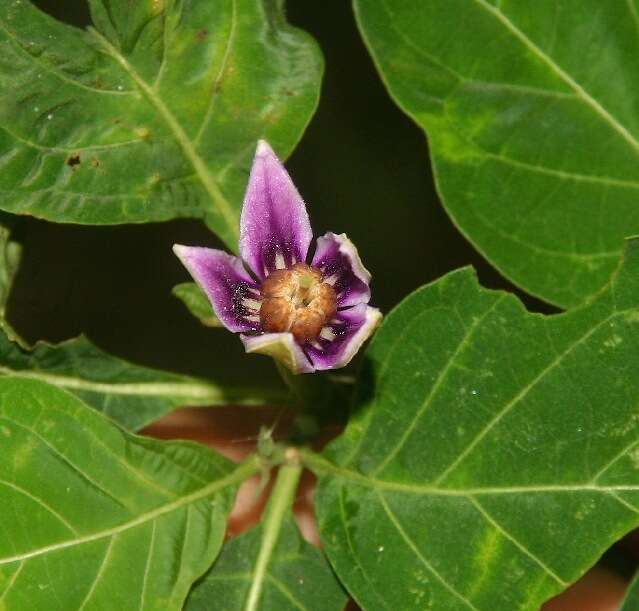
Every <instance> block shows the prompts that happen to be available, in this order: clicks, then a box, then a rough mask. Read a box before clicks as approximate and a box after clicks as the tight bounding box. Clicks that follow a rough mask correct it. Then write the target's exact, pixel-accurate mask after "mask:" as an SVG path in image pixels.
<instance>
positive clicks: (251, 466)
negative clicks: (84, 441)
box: [0, 456, 260, 566]
mask: <svg viewBox="0 0 639 611" xmlns="http://www.w3.org/2000/svg"><path fill="white" fill-rule="evenodd" d="M259 470H260V463H259V458H258V457H257V456H251V457H250V458H249V459H248V460H246V461H245V462H243V463H241V464H240V465H238V467H237V468H236V469H235V470H233V471H232V472H231V473H229V474H228V475H226V476H225V477H223V478H221V479H219V480H217V481H214V482H211V483H210V484H207V485H206V486H203V487H202V488H199V489H198V490H195V491H194V492H191V493H190V494H187V495H185V496H183V497H180V498H178V499H176V500H175V501H173V502H171V503H166V504H164V505H160V506H159V507H156V508H155V509H152V510H151V511H148V512H146V513H143V514H140V515H139V516H137V517H136V518H134V519H132V520H129V521H127V522H124V523H122V524H119V525H118V526H114V527H112V528H107V529H105V530H102V531H98V532H95V533H92V534H90V535H85V536H84V537H76V538H74V539H69V540H66V541H61V542H58V543H53V544H51V545H47V546H45V547H40V548H37V549H34V550H31V551H29V552H24V553H21V554H16V555H15V556H9V557H7V558H0V566H2V565H3V564H10V563H12V562H18V561H22V560H28V559H30V558H35V557H37V556H42V555H43V554H48V553H51V552H56V551H59V550H62V549H66V548H70V547H75V546H77V545H83V544H85V543H91V542H92V541H97V540H100V539H104V538H107V537H112V536H114V535H117V534H119V533H122V532H126V531H128V530H130V529H132V528H135V527H136V526H140V525H142V524H145V523H147V522H150V521H152V520H155V519H157V518H159V517H161V516H163V515H165V514H167V513H171V512H173V511H177V510H178V509H181V508H182V507H186V506H188V505H191V504H193V503H196V502H197V501H200V500H202V499H205V498H207V497H208V496H211V495H212V494H214V493H215V492H218V491H219V490H222V489H224V488H227V487H229V486H233V485H235V484H239V483H241V482H243V481H244V480H246V479H248V478H250V477H251V476H252V475H254V474H256V473H257V472H259Z"/></svg>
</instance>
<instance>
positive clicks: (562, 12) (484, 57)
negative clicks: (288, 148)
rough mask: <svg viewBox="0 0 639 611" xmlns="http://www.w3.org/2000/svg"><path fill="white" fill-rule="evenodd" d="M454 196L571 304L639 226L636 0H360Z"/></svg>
mask: <svg viewBox="0 0 639 611" xmlns="http://www.w3.org/2000/svg"><path fill="white" fill-rule="evenodd" d="M355 8H356V13H357V16H358V21H359V26H360V30H361V32H362V33H363V35H364V38H365V40H366V42H367V44H368V47H369V49H370V51H371V53H372V55H373V57H374V59H375V62H376V64H377V67H378V69H379V71H380V72H381V75H382V78H383V79H384V82H385V83H386V85H387V87H388V89H389V91H390V93H391V95H392V96H393V98H394V99H395V101H396V102H397V103H398V105H399V106H400V107H401V108H402V109H403V110H404V111H405V112H406V113H407V114H409V115H410V116H411V117H412V118H413V119H414V120H415V121H416V122H417V124H418V125H419V126H420V127H422V128H423V129H425V130H426V133H427V135H428V140H429V144H430V150H431V156H432V162H433V166H434V171H435V178H436V182H437V185H438V188H439V191H440V194H441V197H442V200H443V203H444V205H445V207H446V209H447V211H448V213H449V214H450V216H451V217H452V219H453V220H454V222H455V223H456V224H457V226H458V227H459V228H460V229H461V231H462V232H463V233H464V234H465V235H466V236H467V237H468V238H469V239H470V241H471V242H472V243H473V244H474V245H475V246H476V247H477V248H478V249H479V250H480V251H481V252H482V253H483V254H484V255H485V256H486V257H487V258H488V259H489V260H490V261H491V262H492V263H493V264H494V265H495V266H497V267H498V269H499V270H500V271H501V272H502V273H503V274H504V275H506V276H507V277H508V278H509V279H511V280H512V281H513V282H515V283H516V284H518V285H519V286H521V287H522V288H524V289H525V290H527V291H529V292H531V293H533V294H534V295H537V296H539V297H541V298H543V299H545V300H547V301H549V302H552V303H555V304H557V305H560V306H563V307H567V306H573V305H575V304H578V303H581V302H582V301H583V300H584V299H585V298H587V297H589V296H591V295H593V294H595V293H596V292H597V291H598V290H599V289H600V288H601V287H602V286H603V285H604V284H605V283H606V281H607V279H608V276H609V275H610V273H611V272H612V270H613V269H614V267H615V265H616V261H617V260H618V258H619V255H620V253H621V249H622V242H623V238H624V237H626V236H631V235H634V234H636V233H638V232H639V208H638V207H637V205H636V202H637V194H638V193H639V181H638V180H637V162H638V161H639V106H638V104H637V99H638V98H637V88H638V84H639V81H638V80H637V74H638V73H639V36H638V35H637V33H638V32H639V6H638V5H637V2H636V0H611V1H608V2H600V1H599V0H586V1H584V0H568V1H566V2H556V1H555V0H542V1H540V2H514V1H510V2H504V1H501V0H425V1H424V2H406V1H404V0H383V1H377V0H355Z"/></svg>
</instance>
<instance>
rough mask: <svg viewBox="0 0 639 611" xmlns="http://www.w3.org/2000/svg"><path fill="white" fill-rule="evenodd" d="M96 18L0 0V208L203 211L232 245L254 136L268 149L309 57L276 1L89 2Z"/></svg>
mask: <svg viewBox="0 0 639 611" xmlns="http://www.w3.org/2000/svg"><path fill="white" fill-rule="evenodd" d="M90 7H91V12H92V15H93V20H94V23H95V26H96V29H94V30H93V29H92V30H89V31H82V30H79V29H76V28H73V27H70V26H67V25H64V24H62V23H59V22H56V21H55V20H53V19H52V18H50V17H49V16H47V15H45V14H44V13H41V12H40V11H38V10H37V9H35V8H34V7H33V5H31V4H30V3H29V2H28V1H26V0H23V1H17V2H3V3H1V5H0V196H1V197H0V206H1V207H2V208H3V209H5V210H8V211H11V212H20V213H28V214H32V215H35V216H38V217H41V218H46V219H50V220H53V221H58V222H77V223H88V224H100V223H133V222H146V221H160V220H165V219H170V218H174V217H188V216H191V217H204V218H206V220H207V222H208V223H209V225H210V226H211V227H212V228H213V229H214V230H215V231H216V232H217V233H218V234H219V235H220V236H221V237H222V238H223V239H224V240H225V241H226V243H227V244H228V245H229V246H230V247H232V248H236V246H237V232H238V218H239V206H240V202H241V197H242V194H243V191H244V188H245V185H246V180H247V176H248V174H247V169H248V167H249V163H250V160H251V158H252V155H253V152H254V149H255V144H256V141H257V139H258V138H267V139H268V140H269V141H270V142H271V143H272V144H273V145H274V147H275V148H276V150H277V151H278V153H280V154H281V155H284V156H285V155H287V154H288V153H289V152H290V151H291V149H292V148H293V146H294V145H295V143H296V142H297V141H298V139H299V137H300V135H301V132H302V130H303V129H304V127H305V126H306V124H307V122H308V120H309V118H310V116H311V114H312V112H313V110H314V109H315V106H316V104H317V98H318V91H319V82H320V76H321V71H322V60H321V56H320V54H319V52H318V49H317V47H316V45H315V43H314V42H313V41H312V40H311V39H310V37H308V36H307V35H306V34H304V33H303V32H300V31H299V30H296V29H294V28H292V27H290V26H289V25H288V24H287V23H286V21H285V19H284V16H283V9H282V1H281V0H247V1H244V0H211V1H209V2H201V1H199V0H140V1H138V2H134V3H131V2H129V0H91V1H90Z"/></svg>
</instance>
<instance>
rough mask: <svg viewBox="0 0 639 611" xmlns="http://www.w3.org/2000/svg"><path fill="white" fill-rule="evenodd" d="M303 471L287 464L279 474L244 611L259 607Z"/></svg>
mask: <svg viewBox="0 0 639 611" xmlns="http://www.w3.org/2000/svg"><path fill="white" fill-rule="evenodd" d="M302 469H303V467H302V466H301V465H298V464H283V465H282V466H281V467H280V470H279V472H278V474H277V479H276V480H275V486H274V487H273V492H272V493H271V498H270V500H269V503H268V505H267V507H266V511H265V515H264V518H263V520H262V523H263V526H262V528H263V535H262V543H261V545H260V552H259V554H258V556H257V561H256V562H255V566H254V568H253V580H252V583H251V589H250V591H249V595H248V599H247V601H246V606H245V607H244V611H256V610H257V609H258V607H259V601H260V596H261V594H262V589H263V586H264V580H265V578H266V571H267V567H268V564H269V562H270V560H271V556H272V555H273V551H274V550H275V546H276V544H277V540H278V538H279V534H280V530H281V528H282V522H283V521H284V518H285V517H286V514H287V513H288V511H289V510H290V508H291V505H292V504H293V500H294V499H295V492H296V491H297V485H298V483H299V480H300V476H301V475H302Z"/></svg>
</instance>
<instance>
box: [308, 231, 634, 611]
mask: <svg viewBox="0 0 639 611" xmlns="http://www.w3.org/2000/svg"><path fill="white" fill-rule="evenodd" d="M638 325H639V241H636V240H635V241H631V242H629V243H628V245H627V249H626V254H625V260H624V262H623V265H622V267H621V268H620V269H619V270H618V272H617V273H616V275H615V276H614V279H613V281H612V284H611V285H610V286H609V287H608V288H607V289H606V290H605V292H603V293H601V294H600V295H599V296H598V298H597V299H596V301H594V302H592V303H590V304H589V305H586V306H583V307H581V308H578V309H575V310H573V311H571V312H569V313H566V314H562V315H556V316H549V317H546V316H542V315H539V314H530V313H528V312H527V311H526V310H525V309H524V307H523V306H522V304H521V303H520V302H519V301H518V300H517V299H516V298H515V297H513V296H512V295H510V294H508V293H502V292H495V291H488V290H485V289H482V288H481V287H480V286H479V285H478V284H477V281H476V278H475V277H474V274H473V273H472V271H471V270H469V269H463V270H460V271H457V272H453V273H451V274H449V275H447V276H445V277H444V278H443V279H441V280H439V281H437V282H435V283H433V284H431V285H429V286H426V287H424V288H422V289H420V290H418V291H417V292H415V293H413V294H412V295H411V296H410V297H408V298H407V299H406V300H405V301H404V302H403V303H401V304H400V305H399V306H398V307H397V308H396V309H395V310H394V311H393V312H392V313H391V314H390V315H388V317H387V318H386V320H385V322H384V323H383V325H382V327H381V329H380V331H379V332H378V334H377V335H376V337H375V339H374V340H373V343H372V344H371V347H370V349H369V350H368V352H367V355H366V357H367V365H365V369H364V371H363V372H362V374H361V375H360V379H359V382H358V386H357V391H356V399H355V403H354V416H353V418H352V420H351V422H350V423H349V425H348V427H347V429H346V431H345V434H344V435H343V437H342V438H340V439H338V440H336V441H335V442H333V443H332V444H331V445H330V446H329V447H328V449H327V450H326V451H325V459H319V460H318V459H316V458H315V457H314V456H313V455H310V456H309V457H308V460H309V464H310V465H311V466H312V467H314V468H315V469H316V470H317V472H318V473H320V474H322V477H321V480H320V487H319V494H318V513H319V522H320V530H321V532H322V539H323V542H324V544H325V546H326V552H327V554H328V556H329V559H330V560H331V563H332V564H333V566H334V568H335V569H336V571H337V574H338V577H339V578H340V579H341V580H342V581H343V583H344V584H345V585H346V586H347V588H348V589H349V590H350V592H351V593H352V594H353V595H354V596H355V598H356V599H357V601H358V603H359V604H360V605H361V606H362V607H363V608H364V609H367V610H368V609H376V610H377V609H393V610H395V609H414V608H424V607H428V606H430V607H431V608H434V609H473V610H478V611H484V610H485V611H492V610H493V609H512V610H513V611H515V610H522V611H523V610H526V611H537V610H538V609H539V607H540V605H541V604H542V602H543V601H544V600H546V599H547V598H548V597H550V596H551V595H553V594H555V593H557V592H559V591H561V590H562V589H564V588H565V587H566V586H567V585H568V584H569V583H571V582H573V581H574V580H576V579H577V578H578V577H579V576H580V575H581V574H582V573H583V572H584V571H585V570H586V569H587V568H588V567H590V566H591V565H592V564H593V563H594V562H595V561H596V560H597V559H598V558H599V556H600V555H601V554H602V553H603V552H604V551H605V550H606V549H607V548H608V547H609V546H610V545H611V544H612V543H613V542H614V541H615V540H617V539H618V538H620V537H621V536H622V535H623V534H625V533H626V532H628V531H629V530H630V529H631V528H633V527H636V526H637V524H639V460H638V448H639V417H638V415H637V413H638V412H637V397H639V333H638V330H639V327H638Z"/></svg>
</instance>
